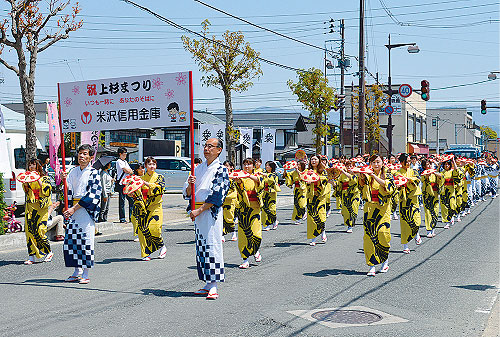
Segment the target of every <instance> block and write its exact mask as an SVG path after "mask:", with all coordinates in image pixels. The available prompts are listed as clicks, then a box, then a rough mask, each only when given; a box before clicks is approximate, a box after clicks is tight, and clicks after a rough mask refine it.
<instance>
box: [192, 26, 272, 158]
mask: <svg viewBox="0 0 500 338" xmlns="http://www.w3.org/2000/svg"><path fill="white" fill-rule="evenodd" d="M201 26H202V30H201V34H202V35H203V37H204V38H201V39H199V40H195V39H190V38H189V37H186V36H182V42H183V44H184V49H186V50H187V51H189V52H190V53H191V54H192V56H193V58H194V59H195V60H196V62H197V63H198V66H199V68H200V70H201V71H202V72H203V73H206V74H207V75H204V76H203V77H202V78H201V81H202V82H203V84H204V85H205V86H207V87H208V86H213V87H216V88H219V89H221V90H222V92H223V93H224V108H225V111H226V146H227V150H228V158H229V159H231V161H233V162H234V161H235V159H236V151H235V143H236V141H238V139H239V138H238V135H239V134H238V133H237V131H236V130H235V129H234V123H233V106H232V102H231V93H232V92H233V91H235V92H243V91H245V90H247V89H248V88H250V87H251V86H253V82H252V80H253V79H254V78H259V77H260V75H262V70H261V69H260V63H259V59H258V57H259V53H258V52H256V51H255V50H254V49H252V48H251V47H250V44H249V43H248V42H245V37H244V36H243V34H242V33H241V32H240V31H238V32H230V31H228V30H226V32H225V33H224V34H222V39H217V38H216V37H215V36H214V35H212V36H209V34H210V32H209V26H210V22H209V21H208V20H205V21H203V22H202V23H201Z"/></svg>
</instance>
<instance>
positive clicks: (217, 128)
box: [198, 124, 227, 162]
mask: <svg viewBox="0 0 500 338" xmlns="http://www.w3.org/2000/svg"><path fill="white" fill-rule="evenodd" d="M199 135H200V148H199V153H198V154H199V157H200V158H201V159H202V160H203V161H204V160H205V159H204V157H203V146H204V145H205V143H206V142H207V140H208V139H210V138H218V139H220V140H221V141H222V143H223V144H224V148H223V150H222V152H221V154H220V155H219V160H220V161H221V162H224V161H225V160H226V157H227V156H226V151H227V150H226V146H225V139H226V127H225V125H224V124H200V128H199Z"/></svg>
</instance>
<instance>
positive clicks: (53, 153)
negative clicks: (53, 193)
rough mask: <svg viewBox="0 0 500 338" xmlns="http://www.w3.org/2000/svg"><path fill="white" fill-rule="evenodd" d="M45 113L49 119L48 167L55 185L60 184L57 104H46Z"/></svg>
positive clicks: (59, 137)
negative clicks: (50, 169) (52, 173)
mask: <svg viewBox="0 0 500 338" xmlns="http://www.w3.org/2000/svg"><path fill="white" fill-rule="evenodd" d="M47 112H48V117H49V157H50V166H51V167H52V169H54V171H55V173H56V175H55V179H56V184H57V185H59V184H61V164H60V163H59V157H57V151H58V150H59V146H60V145H61V129H60V128H61V127H60V125H59V112H58V110H57V103H54V102H53V103H47Z"/></svg>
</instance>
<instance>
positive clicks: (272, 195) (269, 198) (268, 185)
mask: <svg viewBox="0 0 500 338" xmlns="http://www.w3.org/2000/svg"><path fill="white" fill-rule="evenodd" d="M263 184H264V186H263V188H262V215H261V216H262V224H263V225H264V226H270V225H273V224H274V223H275V222H276V196H277V193H278V192H279V191H281V188H280V186H279V184H278V175H277V174H276V173H268V174H265V175H264V176H263Z"/></svg>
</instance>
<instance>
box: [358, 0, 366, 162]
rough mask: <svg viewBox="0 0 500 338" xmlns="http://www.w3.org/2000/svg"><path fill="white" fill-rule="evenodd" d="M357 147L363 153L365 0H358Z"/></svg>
mask: <svg viewBox="0 0 500 338" xmlns="http://www.w3.org/2000/svg"><path fill="white" fill-rule="evenodd" d="M358 105H359V119H358V123H359V126H358V132H359V137H358V138H359V140H358V144H359V149H358V152H359V153H360V154H364V144H365V0H359V103H358Z"/></svg>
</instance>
